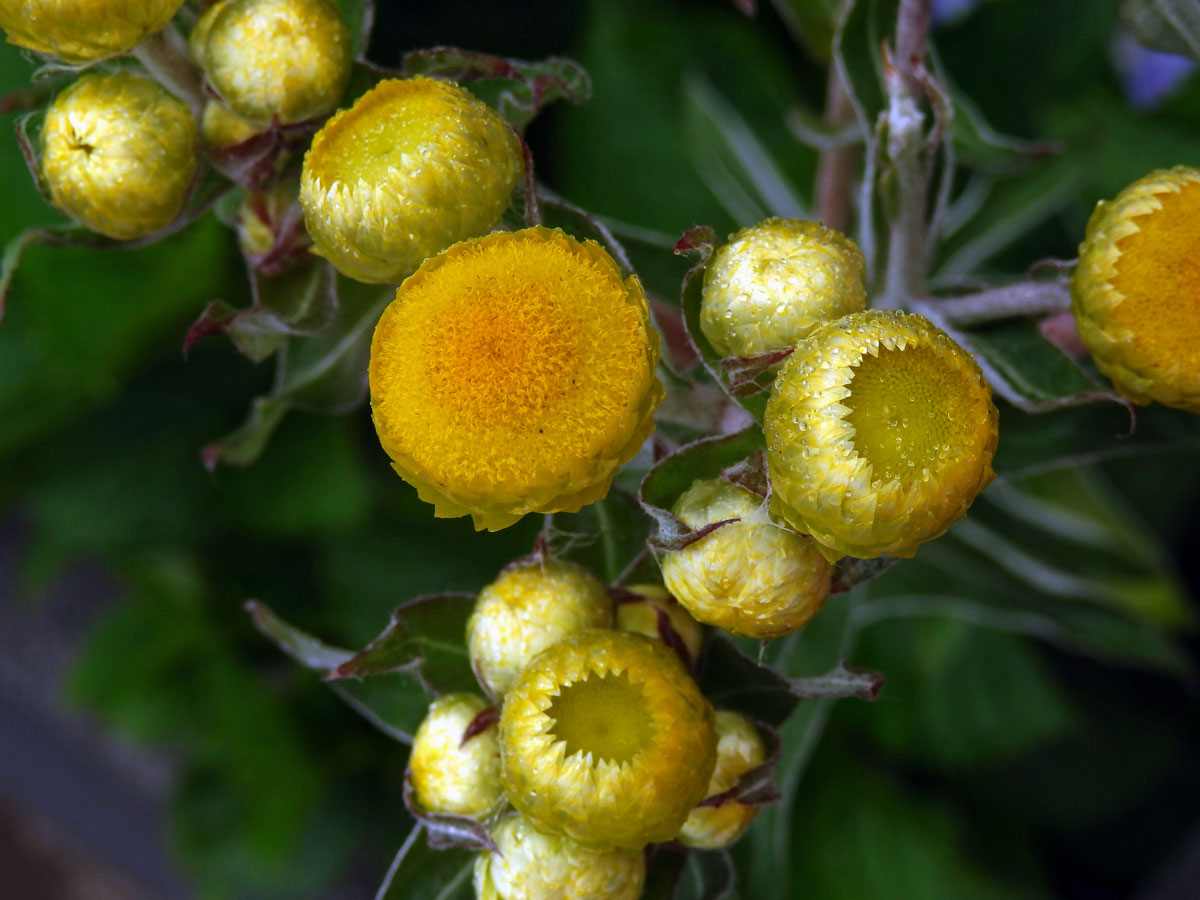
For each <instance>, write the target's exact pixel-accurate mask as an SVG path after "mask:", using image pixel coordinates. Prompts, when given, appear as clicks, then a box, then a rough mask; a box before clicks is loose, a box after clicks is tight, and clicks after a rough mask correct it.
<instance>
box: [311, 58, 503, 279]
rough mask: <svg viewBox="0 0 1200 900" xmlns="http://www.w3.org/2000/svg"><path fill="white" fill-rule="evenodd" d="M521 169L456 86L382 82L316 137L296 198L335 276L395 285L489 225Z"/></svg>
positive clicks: (491, 116) (480, 109)
mask: <svg viewBox="0 0 1200 900" xmlns="http://www.w3.org/2000/svg"><path fill="white" fill-rule="evenodd" d="M523 171H524V163H523V162H522V159H521V147H520V143H519V142H518V140H517V136H516V135H515V134H514V133H513V130H512V129H511V128H509V126H508V125H507V124H506V123H505V121H504V119H502V118H501V117H500V115H499V113H497V112H496V111H495V110H493V109H492V108H491V107H490V106H487V105H486V104H484V103H481V102H480V101H479V100H476V99H475V98H474V97H472V96H471V95H470V94H469V93H467V92H466V91H465V90H463V89H462V88H460V87H459V86H458V85H455V84H451V83H449V82H445V81H434V80H433V79H430V78H409V79H406V80H402V81H399V80H392V81H381V82H380V83H379V84H378V85H376V86H375V87H374V88H372V89H371V90H369V91H367V92H366V93H365V94H363V95H362V96H361V97H359V98H358V101H357V102H356V103H355V104H354V106H352V107H351V108H350V109H348V110H342V111H341V112H339V113H338V114H337V115H336V116H334V117H333V118H332V119H330V120H329V121H328V122H326V123H325V127H324V128H322V129H321V130H320V131H319V132H317V135H316V137H314V138H313V142H312V146H311V147H310V148H309V150H308V153H307V154H306V155H305V157H304V170H303V172H302V173H301V176H300V202H301V203H302V204H303V206H304V220H305V223H306V224H307V225H308V230H309V233H310V234H311V235H312V237H313V241H314V242H315V243H316V246H317V250H318V251H319V252H320V254H321V255H322V256H324V257H326V258H327V259H328V260H329V261H330V262H331V263H333V264H334V265H335V266H336V267H337V268H338V271H340V272H341V273H342V274H343V275H347V276H349V277H350V278H356V279H358V280H359V281H367V282H382V283H388V282H393V283H394V282H398V281H400V280H401V279H403V278H404V276H406V275H407V274H408V273H409V272H411V271H412V270H413V269H414V268H416V267H417V266H418V265H420V263H421V261H422V260H423V259H426V258H427V257H430V256H433V255H434V254H436V253H440V252H441V251H443V250H445V249H446V248H447V247H449V246H450V245H451V244H453V243H455V242H456V241H461V240H465V239H466V238H469V237H474V236H475V235H478V234H482V233H483V232H485V231H487V230H488V229H489V228H491V227H492V226H493V225H495V224H496V222H497V221H499V219H500V216H501V215H502V214H503V213H504V210H505V208H506V207H507V206H508V201H509V196H510V195H511V194H512V190H513V188H514V187H515V186H516V184H517V182H518V181H519V180H520V179H521V175H522V173H523Z"/></svg>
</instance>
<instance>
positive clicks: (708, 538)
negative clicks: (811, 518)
mask: <svg viewBox="0 0 1200 900" xmlns="http://www.w3.org/2000/svg"><path fill="white" fill-rule="evenodd" d="M673 511H674V513H675V515H677V516H678V517H679V518H680V519H682V520H683V523H684V524H685V525H687V526H688V527H689V528H691V529H693V530H697V529H700V528H703V527H704V526H706V525H711V524H713V523H714V522H721V521H724V520H726V519H738V520H740V521H737V522H730V523H729V524H727V525H722V526H721V527H720V528H718V529H716V530H715V531H712V532H710V533H709V534H707V535H705V536H704V537H702V538H700V540H698V541H696V542H694V543H692V544H689V545H688V546H687V547H684V548H683V549H682V550H671V551H669V552H667V553H666V554H664V555H663V557H662V559H661V561H660V564H661V566H662V573H663V581H664V582H666V585H667V588H668V589H669V590H670V591H671V593H673V594H674V595H675V596H676V597H677V598H678V599H679V602H680V603H682V604H683V606H684V607H685V608H686V609H687V610H688V612H690V613H691V614H692V615H693V616H695V617H696V618H697V619H699V620H700V621H701V622H705V623H707V624H709V625H716V626H718V627H720V628H724V629H725V630H726V631H729V632H731V633H733V634H740V635H742V636H743V637H752V638H761V639H764V640H765V639H767V638H774V637H779V636H780V635H783V634H788V633H789V632H792V631H795V630H797V629H798V628H803V627H804V626H805V625H807V624H808V621H809V619H811V618H812V617H813V616H815V615H816V614H817V613H818V612H819V611H820V609H821V607H822V606H824V605H825V598H826V597H827V596H828V595H829V583H830V579H831V578H832V576H833V568H832V566H830V565H829V563H828V562H826V561H825V558H824V557H823V556H822V555H821V550H820V548H819V547H818V546H817V545H816V543H814V542H813V541H812V540H811V539H810V538H807V537H805V536H804V535H801V534H796V533H795V532H794V531H789V530H788V529H786V528H784V527H782V526H780V525H777V524H776V523H774V522H772V521H771V517H770V515H769V514H768V512H767V509H766V503H765V501H764V500H763V499H762V498H761V497H759V496H758V495H757V494H755V493H754V492H752V491H748V490H746V489H745V488H743V487H739V486H738V485H735V484H731V483H729V482H728V481H724V480H722V479H719V478H714V479H712V480H709V481H697V482H695V483H694V484H692V486H691V487H690V488H688V489H687V490H686V491H684V493H683V494H682V495H681V496H680V498H679V500H678V501H677V502H676V504H675V508H674V510H673Z"/></svg>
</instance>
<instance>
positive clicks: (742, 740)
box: [677, 710, 767, 850]
mask: <svg viewBox="0 0 1200 900" xmlns="http://www.w3.org/2000/svg"><path fill="white" fill-rule="evenodd" d="M766 758H767V751H766V747H764V746H763V741H762V738H761V737H759V734H758V731H757V729H755V727H754V726H753V725H751V724H750V722H749V720H747V719H746V717H745V716H740V715H738V714H737V713H734V712H727V711H725V710H718V711H717V765H716V767H715V768H714V769H713V773H712V778H710V779H709V781H708V793H707V795H706V796H707V797H715V796H717V795H718V794H723V793H725V792H726V791H728V790H732V789H733V788H734V787H735V786H736V785H737V783H738V779H739V778H741V777H742V775H744V774H745V773H746V772H749V771H750V770H751V769H753V768H756V767H757V766H761V765H762V764H763V763H764V762H765V761H766ZM757 811H758V810H757V809H756V808H755V807H753V806H751V805H750V804H748V803H740V802H738V801H737V800H726V801H725V802H724V803H722V804H721V805H720V806H697V807H696V808H695V809H693V810H692V811H691V813H690V814H689V815H688V817H687V821H686V822H684V823H683V828H681V829H679V835H678V838H677V840H679V842H680V843H683V844H687V846H689V847H695V848H696V849H697V850H719V849H721V848H722V847H728V846H729V845H730V844H732V843H733V842H734V841H736V840H737V839H738V838H740V837H741V836H742V834H744V833H745V831H746V829H747V828H749V827H750V823H751V822H753V821H754V816H755V813H757Z"/></svg>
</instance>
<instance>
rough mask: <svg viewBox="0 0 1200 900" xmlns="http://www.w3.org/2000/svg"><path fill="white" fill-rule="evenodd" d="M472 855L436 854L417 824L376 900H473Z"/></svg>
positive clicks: (459, 851) (457, 852) (456, 851)
mask: <svg viewBox="0 0 1200 900" xmlns="http://www.w3.org/2000/svg"><path fill="white" fill-rule="evenodd" d="M474 868H475V854H474V853H473V852H471V851H469V850H462V849H458V848H450V849H446V850H435V849H433V848H432V847H430V845H429V843H428V842H427V841H426V839H425V826H423V825H422V824H420V823H417V824H416V825H415V826H414V827H413V830H412V831H411V832H410V833H409V835H408V839H407V840H406V841H405V842H404V844H403V846H401V847H400V850H399V851H398V852H397V853H396V858H395V859H393V860H392V865H391V867H390V868H389V869H388V871H387V875H386V876H384V879H383V884H382V885H380V887H379V891H378V892H377V893H376V894H375V900H472V898H473V897H474V896H475V893H474V891H473V890H472V888H471V874H472V872H473V871H474Z"/></svg>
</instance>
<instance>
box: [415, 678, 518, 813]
mask: <svg viewBox="0 0 1200 900" xmlns="http://www.w3.org/2000/svg"><path fill="white" fill-rule="evenodd" d="M487 708H488V704H487V702H486V701H484V700H483V699H482V698H481V697H476V696H475V695H474V694H446V695H445V696H442V697H438V698H437V699H436V700H434V701H433V703H431V704H430V705H429V712H428V713H426V715H425V718H424V719H423V720H422V721H421V725H420V727H419V728H418V729H417V733H416V735H415V736H414V737H413V745H412V755H411V756H410V757H409V762H408V765H409V769H410V771H411V773H412V785H413V789H414V790H415V791H416V795H417V800H418V801H419V802H420V804H421V806H423V807H424V808H425V809H426V810H428V811H429V812H433V813H448V814H451V815H456V816H470V817H472V818H476V819H481V818H484V817H485V816H487V815H488V814H489V813H492V812H494V811H496V810H497V809H499V807H500V804H501V803H503V802H504V793H503V791H502V790H501V788H500V744H499V741H498V740H497V739H496V731H497V730H496V728H495V726H494V725H493V726H491V727H488V728H485V729H484V730H482V731H480V732H479V733H478V734H475V735H472V736H470V737H467V735H468V729H469V728H470V727H471V723H472V722H474V721H475V717H476V716H478V715H479V714H480V713H481V712H483V711H484V710H485V709H487Z"/></svg>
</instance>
